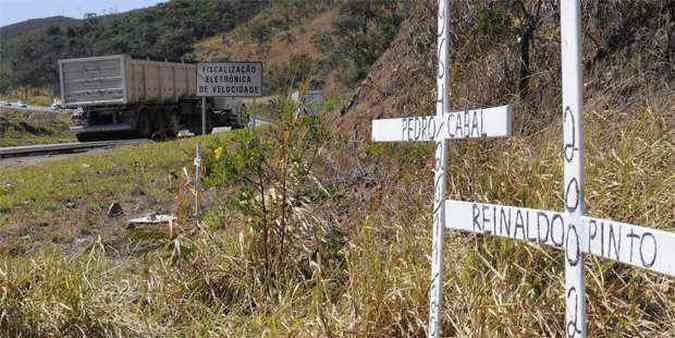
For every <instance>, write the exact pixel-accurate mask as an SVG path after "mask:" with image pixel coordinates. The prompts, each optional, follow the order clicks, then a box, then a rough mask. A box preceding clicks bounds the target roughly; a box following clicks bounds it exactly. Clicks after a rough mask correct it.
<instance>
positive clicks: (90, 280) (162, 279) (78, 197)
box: [0, 94, 675, 337]
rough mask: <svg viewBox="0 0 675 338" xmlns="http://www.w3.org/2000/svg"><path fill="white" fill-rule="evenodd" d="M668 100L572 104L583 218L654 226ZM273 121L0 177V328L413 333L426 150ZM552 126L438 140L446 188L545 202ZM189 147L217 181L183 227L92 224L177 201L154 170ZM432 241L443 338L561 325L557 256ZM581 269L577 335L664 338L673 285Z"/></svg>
mask: <svg viewBox="0 0 675 338" xmlns="http://www.w3.org/2000/svg"><path fill="white" fill-rule="evenodd" d="M671 108H672V96H669V95H665V96H663V95H659V94H654V95H651V96H645V97H643V98H642V99H641V100H640V101H639V102H636V103H633V104H631V105H630V106H623V107H616V106H613V105H608V104H607V103H606V102H602V100H592V101H591V102H589V104H588V110H587V111H588V113H587V114H586V115H585V116H586V117H585V119H586V121H585V122H586V136H587V137H586V142H587V144H586V149H587V160H586V173H587V176H588V183H587V185H586V191H587V199H588V200H587V205H589V206H590V207H589V214H591V215H593V216H599V217H604V218H611V219H615V220H621V221H624V222H630V223H636V224H643V225H645V226H654V227H657V228H661V229H667V230H672V227H673V224H672V210H673V206H674V205H675V204H674V198H675V192H674V191H673V187H674V186H675V176H674V175H673V171H672V168H673V165H672V158H673V157H672V154H673V145H672V140H671V139H670V136H669V124H668V119H669V111H670V109H671ZM286 111H287V112H288V111H291V112H292V111H293V110H292V109H290V110H289V109H288V108H286ZM291 116H292V114H288V113H286V114H285V115H282V121H281V122H279V124H278V125H277V128H269V129H265V130H263V131H259V132H256V133H250V132H248V131H245V130H244V131H240V132H237V133H233V134H229V135H227V136H224V137H223V136H217V137H216V136H210V137H208V138H202V139H199V138H196V139H191V140H186V141H178V142H167V143H161V144H152V145H143V146H134V147H125V148H120V149H116V150H113V151H110V152H108V153H105V154H102V155H95V156H93V155H91V156H90V155H85V156H82V158H81V160H80V161H78V162H73V161H70V162H60V163H50V164H46V165H39V166H36V167H31V168H27V169H23V170H21V171H19V170H12V169H8V170H0V175H1V176H0V177H2V179H0V184H2V185H0V187H1V188H2V189H3V190H1V191H0V192H1V193H2V194H1V195H0V196H1V197H0V210H1V211H0V213H2V214H3V215H2V216H1V217H0V223H1V224H3V225H2V233H3V237H2V238H3V239H2V241H3V244H2V247H3V255H2V256H3V258H2V259H1V261H0V289H1V290H4V291H3V296H2V297H1V298H0V302H2V303H1V304H0V308H2V309H3V310H2V311H3V316H2V317H0V318H2V319H0V331H2V332H9V334H10V335H23V336H50V335H51V336H81V335H83V334H84V335H87V336H118V335H122V336H144V337H147V336H155V337H160V336H161V337H166V336H176V337H177V336H246V337H248V336H358V337H364V336H372V337H381V336H423V335H424V330H425V326H426V316H427V308H428V303H427V291H428V290H427V285H428V284H429V269H430V266H429V257H428V256H429V253H430V248H431V234H430V226H429V224H430V223H431V219H430V216H431V213H430V210H429V201H431V192H432V189H431V188H432V182H431V181H432V175H431V169H432V168H433V163H432V154H433V150H432V149H433V146H432V145H385V144H369V143H354V142H352V141H351V140H350V139H348V138H346V137H344V136H342V135H340V134H339V133H335V132H334V128H331V126H334V125H335V123H334V122H333V121H332V120H330V119H326V120H324V121H323V122H322V123H321V125H318V124H317V121H315V120H311V119H309V120H306V119H295V118H293V117H291ZM561 133H562V128H561V126H560V125H559V124H558V123H556V124H554V125H553V126H550V127H546V128H544V129H543V130H541V131H540V132H538V133H534V134H531V135H528V136H516V137H514V138H512V139H508V140H501V141H488V142H485V143H484V142H470V143H467V144H454V145H453V146H452V147H451V153H450V158H451V159H452V160H451V161H450V168H449V174H450V176H449V180H448V182H449V186H448V192H449V198H453V199H462V200H471V201H485V202H495V203H503V204H509V205H518V206H525V207H532V208H552V209H558V208H559V207H560V206H561V205H562V202H561V201H562V199H561V188H560V187H561V186H562V183H561V182H562V168H561V165H562V161H561V160H560V153H559V149H560V140H561V139H562V136H561ZM196 141H200V142H204V143H205V154H207V156H206V158H205V166H206V175H207V179H206V181H205V183H206V184H207V186H210V187H213V189H216V190H217V193H215V194H212V195H211V196H214V198H213V203H212V206H211V208H210V209H209V211H208V212H206V213H205V214H204V215H203V216H202V217H201V221H200V222H199V223H194V221H192V220H189V219H184V220H183V221H182V222H180V223H181V224H179V225H181V227H180V228H179V229H181V230H179V231H178V233H177V234H176V236H175V237H170V236H169V235H168V232H167V230H166V229H162V228H151V229H146V230H140V231H128V230H125V229H124V228H123V222H122V221H121V220H117V221H110V220H108V219H107V218H106V216H104V214H105V209H106V208H107V205H108V204H109V203H110V202H112V201H119V202H120V203H121V204H122V205H123V207H124V208H125V210H127V211H128V213H130V214H131V213H133V212H135V209H134V208H139V209H145V210H150V209H153V208H158V207H161V208H164V209H165V210H167V211H171V212H177V211H179V210H181V208H175V205H176V197H177V196H179V198H178V199H179V200H180V189H179V186H180V183H179V182H177V181H175V180H174V179H172V177H173V175H176V176H181V175H182V174H180V173H177V172H179V171H180V170H181V168H182V167H190V166H191V165H192V164H191V160H192V156H193V148H194V142H196ZM172 173H173V174H172ZM172 180H174V181H172ZM8 183H9V185H8ZM141 192H142V193H141ZM143 200H145V201H143ZM69 202H74V203H75V205H76V206H77V207H76V208H74V209H69V208H68V206H67V205H72V204H70V203H69ZM172 206H174V207H173V208H172ZM186 208H187V206H186V205H184V206H183V207H182V209H183V210H185V209H186ZM139 211H140V210H139ZM45 224H46V225H45ZM196 224H198V225H196ZM446 248H447V253H446V255H447V256H446V261H445V264H446V266H445V273H446V279H445V281H446V285H445V286H444V290H445V292H444V297H445V306H444V310H443V321H444V327H445V328H446V331H445V332H446V334H448V335H451V336H452V335H457V336H482V335H486V336H542V335H543V336H558V335H560V334H561V333H562V332H565V330H564V327H563V325H562V323H563V320H562V318H563V317H564V309H563V304H564V297H563V295H562V293H563V290H564V288H563V287H562V285H563V264H562V262H563V256H562V254H561V253H560V252H558V251H555V250H552V249H548V248H544V247H539V246H536V245H527V244H523V243H515V242H512V241H504V240H497V239H490V238H486V237H478V236H473V235H466V234H461V233H454V232H451V233H450V234H449V236H448V239H447V243H446ZM586 268H587V287H588V293H589V295H588V300H589V316H590V317H589V319H590V320H589V334H591V335H593V336H602V335H612V334H613V333H616V334H619V333H620V334H623V335H627V336H636V335H648V336H649V335H653V336H668V335H672V334H673V333H675V331H674V330H675V328H674V327H673V323H675V312H674V310H673V309H675V284H674V282H673V280H672V279H669V278H664V277H662V276H659V275H655V274H652V273H646V272H644V271H641V270H639V269H635V268H630V267H625V266H621V265H618V264H613V263H609V262H606V261H602V260H599V259H597V258H592V257H589V258H588V259H587V260H586Z"/></svg>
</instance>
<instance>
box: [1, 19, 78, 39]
mask: <svg viewBox="0 0 675 338" xmlns="http://www.w3.org/2000/svg"><path fill="white" fill-rule="evenodd" d="M79 22H80V20H78V19H73V18H68V17H65V16H53V17H49V18H41V19H31V20H26V21H22V22H18V23H15V24H11V25H7V26H4V27H0V39H1V40H2V41H9V40H13V39H16V38H17V37H19V36H21V35H24V34H31V33H35V32H36V31H37V32H46V31H47V29H49V28H50V27H53V26H60V27H64V28H65V27H69V26H73V25H76V24H78V23H79Z"/></svg>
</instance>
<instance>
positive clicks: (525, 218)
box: [372, 0, 675, 338]
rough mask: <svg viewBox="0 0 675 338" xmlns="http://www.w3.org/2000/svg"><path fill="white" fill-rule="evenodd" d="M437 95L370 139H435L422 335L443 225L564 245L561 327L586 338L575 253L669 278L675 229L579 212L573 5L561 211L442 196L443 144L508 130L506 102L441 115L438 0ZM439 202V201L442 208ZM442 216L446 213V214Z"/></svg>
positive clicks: (444, 53)
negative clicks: (416, 113)
mask: <svg viewBox="0 0 675 338" xmlns="http://www.w3.org/2000/svg"><path fill="white" fill-rule="evenodd" d="M438 8H439V9H438V79H437V91H438V100H437V103H436V115H435V116H424V117H407V118H398V119H385V120H375V121H373V122H372V123H373V129H372V139H373V141H375V142H396V141H435V142H437V146H436V154H435V160H436V170H435V179H434V203H433V244H432V246H433V247H432V268H431V289H430V295H429V307H430V308H429V337H434V338H435V337H439V336H440V335H441V327H440V319H439V315H440V309H441V300H442V296H441V291H442V284H443V280H442V277H443V270H442V268H443V229H444V228H446V227H447V228H449V229H455V230H463V231H468V232H474V233H480V234H486V235H493V236H499V237H505V238H509V239H514V240H522V241H527V242H530V243H535V244H538V245H548V246H552V247H554V248H558V249H563V250H565V258H566V259H565V298H566V311H565V329H566V331H567V332H566V333H567V336H568V337H584V338H585V337H586V326H587V325H586V292H585V287H584V270H583V267H584V264H583V255H584V254H591V255H596V256H599V257H603V258H607V259H611V260H615V261H617V262H620V263H625V264H630V265H633V266H637V267H641V268H645V269H649V270H652V271H656V272H660V273H663V274H666V275H670V276H675V234H673V233H670V232H665V231H660V230H656V229H652V228H645V227H640V226H637V225H632V224H626V223H619V222H614V221H610V220H603V219H597V218H592V217H586V216H584V213H585V211H584V204H583V203H584V202H583V201H584V195H583V183H584V176H583V164H584V157H583V155H584V147H583V145H584V142H583V129H582V123H581V112H582V111H583V87H582V83H583V75H582V74H583V73H582V69H581V45H580V40H581V37H580V36H581V35H580V27H581V23H580V6H579V2H578V0H561V17H560V21H561V32H562V33H561V40H562V41H561V49H562V68H563V69H562V82H563V107H564V108H563V121H564V122H563V123H564V140H563V141H564V146H563V148H562V150H563V151H562V153H563V157H564V161H565V162H564V183H565V184H564V199H565V201H564V212H563V213H559V212H555V211H548V210H534V209H527V208H517V207H509V206H502V205H495V204H483V203H470V202H460V201H450V200H448V201H445V203H444V198H445V193H446V192H445V188H446V183H447V182H446V181H447V146H448V143H447V141H448V140H451V139H468V138H480V137H504V136H510V135H511V109H510V107H509V106H503V107H497V108H488V109H482V110H472V111H464V112H455V113H449V112H448V108H447V107H448V95H447V88H448V79H447V74H446V72H447V65H448V49H449V46H448V44H449V34H448V31H449V23H450V22H449V15H450V6H449V1H448V0H439V3H438ZM443 204H445V205H443ZM446 215H452V217H451V218H446V217H445V216H446Z"/></svg>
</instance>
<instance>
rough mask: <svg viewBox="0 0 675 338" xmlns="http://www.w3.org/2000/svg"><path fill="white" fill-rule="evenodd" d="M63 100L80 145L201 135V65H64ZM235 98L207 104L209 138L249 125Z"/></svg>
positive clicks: (109, 60)
mask: <svg viewBox="0 0 675 338" xmlns="http://www.w3.org/2000/svg"><path fill="white" fill-rule="evenodd" d="M58 66H59V79H60V91H61V100H62V102H63V105H64V106H65V108H66V109H73V111H74V112H73V115H72V119H71V120H72V126H71V130H72V131H73V132H74V133H75V134H76V136H77V139H78V140H80V141H93V140H104V139H116V138H124V137H146V138H163V137H174V136H176V135H177V134H178V131H180V130H185V129H187V130H189V131H190V132H192V133H194V134H201V133H202V130H201V129H202V116H201V115H202V106H201V103H202V98H201V97H198V96H197V95H196V94H197V74H196V67H197V66H196V65H194V64H189V63H172V62H157V61H149V60H137V59H132V58H131V57H129V56H127V55H111V56H102V57H90V58H79V59H65V60H59V62H58ZM242 106H243V103H242V101H241V100H238V99H236V98H228V99H223V98H207V101H206V130H205V132H206V133H210V132H211V130H212V129H213V128H214V127H227V126H229V127H232V128H242V127H244V126H245V125H246V124H247V122H248V121H247V119H246V118H245V112H244V111H243V110H244V109H242Z"/></svg>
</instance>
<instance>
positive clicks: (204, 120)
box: [202, 96, 206, 135]
mask: <svg viewBox="0 0 675 338" xmlns="http://www.w3.org/2000/svg"><path fill="white" fill-rule="evenodd" d="M202 135H206V96H202Z"/></svg>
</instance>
